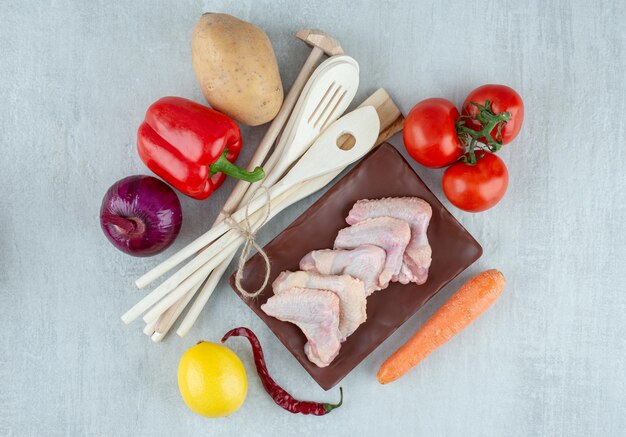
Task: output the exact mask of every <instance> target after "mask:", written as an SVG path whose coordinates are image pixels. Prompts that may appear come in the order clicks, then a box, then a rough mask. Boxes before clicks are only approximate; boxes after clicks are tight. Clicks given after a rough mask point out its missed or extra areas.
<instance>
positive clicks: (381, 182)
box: [230, 143, 482, 390]
mask: <svg viewBox="0 0 626 437" xmlns="http://www.w3.org/2000/svg"><path fill="white" fill-rule="evenodd" d="M398 196H418V197H421V198H422V199H424V200H426V201H427V202H428V203H429V204H430V205H431V206H432V209H433V216H432V219H431V221H430V225H429V227H428V240H429V241H430V245H431V247H432V250H433V255H432V265H431V267H430V271H429V274H428V281H426V283H425V284H423V285H415V284H409V285H401V284H399V283H392V284H390V285H389V287H388V288H387V289H386V290H381V291H377V292H375V293H374V294H372V295H371V296H370V297H368V299H367V321H366V322H365V323H364V324H362V325H361V326H360V327H359V328H358V329H357V330H356V331H355V332H354V334H352V335H351V336H350V337H348V339H347V340H346V341H345V342H344V343H343V344H342V345H341V350H340V352H339V355H337V357H336V358H335V360H334V361H333V362H332V363H331V364H330V365H329V366H328V367H324V368H320V367H317V366H316V365H315V364H313V363H311V362H310V361H309V360H308V359H307V357H306V355H305V354H304V344H305V343H306V338H305V336H304V334H302V332H301V331H300V329H298V327H297V326H295V325H293V324H291V323H286V322H281V321H280V320H277V319H275V318H273V317H270V316H268V315H267V314H265V313H264V312H263V311H262V310H261V308H260V306H261V305H262V304H264V303H265V301H267V299H268V298H269V297H271V296H272V294H273V292H272V287H271V284H272V282H273V281H274V279H275V278H276V277H277V276H278V274H279V273H280V272H282V271H284V270H291V271H294V270H298V264H299V262H300V259H301V258H302V257H303V256H304V255H305V254H307V253H308V252H309V251H311V250H315V249H326V248H332V247H333V242H334V240H335V236H336V235H337V232H338V231H339V229H341V228H344V227H345V226H347V224H346V222H345V217H346V216H347V215H348V211H349V210H350V208H352V205H353V204H354V202H356V201H357V200H359V199H377V198H381V197H398ZM265 251H266V252H267V254H268V255H269V258H270V260H271V262H272V270H271V276H270V281H269V284H270V285H268V286H267V287H266V288H265V290H263V292H262V293H261V294H260V295H259V296H258V297H257V298H256V299H244V301H245V302H246V304H248V306H249V307H250V308H251V309H252V311H254V312H255V313H256V314H257V315H258V316H259V317H260V318H261V319H263V321H264V322H265V323H266V324H267V326H268V327H269V328H270V329H271V330H272V331H273V332H274V334H276V336H277V337H278V338H279V339H280V341H281V342H282V343H283V344H284V345H285V347H287V349H289V351H290V352H291V353H292V354H293V356H294V357H296V359H297V360H298V361H299V362H300V364H302V366H303V367H304V368H305V369H306V371H307V372H309V374H310V375H311V376H312V377H313V379H314V380H315V381H317V383H318V384H319V385H320V386H321V387H322V388H323V389H325V390H328V389H330V388H332V387H333V386H335V384H337V383H338V382H339V381H341V379H342V378H343V377H345V376H346V375H347V374H348V373H349V372H350V371H352V369H354V368H355V367H356V366H357V365H358V364H359V363H360V362H361V361H363V359H364V358H365V357H366V356H368V355H369V354H370V353H371V352H372V351H373V350H374V349H376V347H378V345H380V344H381V343H382V342H383V341H384V340H385V339H386V338H387V337H389V336H390V335H391V334H392V333H393V332H394V331H395V330H396V329H398V328H399V327H400V325H402V324H403V323H404V322H405V321H406V320H407V319H409V318H410V317H411V316H412V315H414V314H415V313H416V312H417V310H419V309H420V308H421V307H422V306H423V305H424V304H425V303H426V302H427V301H428V300H429V299H430V298H431V297H433V296H434V295H435V294H436V293H437V292H438V291H439V290H441V289H442V288H443V287H444V286H445V285H446V284H447V283H449V282H450V281H451V280H452V279H454V278H455V277H456V276H457V275H458V274H459V273H461V272H462V271H463V270H465V269H466V268H467V267H468V266H469V265H471V264H472V263H473V262H474V261H476V260H477V259H478V258H480V256H481V255H482V248H481V247H480V245H479V244H478V242H477V241H476V240H475V239H474V238H473V237H472V236H471V235H470V234H469V233H468V232H467V231H466V230H465V228H463V226H461V224H460V223H459V222H458V221H456V219H455V218H454V217H453V216H452V214H450V212H448V210H447V209H446V208H444V206H443V205H442V204H441V202H439V200H437V198H436V197H435V195H434V194H433V193H432V192H431V191H430V190H429V189H428V187H426V185H424V183H423V182H422V180H421V179H420V178H419V176H417V174H415V172H414V171H413V169H412V168H411V166H410V165H409V164H408V163H407V162H406V161H405V159H404V158H403V157H402V155H400V153H399V152H398V151H397V150H396V149H395V148H394V147H393V146H392V145H390V144H388V143H385V144H383V145H381V146H380V147H379V148H378V149H376V150H374V151H373V152H371V153H370V154H369V155H368V156H366V157H365V158H364V159H363V160H362V161H361V162H360V163H359V164H358V165H357V166H356V167H354V168H353V169H352V170H351V171H350V172H349V173H348V174H346V176H344V177H343V178H342V179H341V180H340V181H339V182H337V183H336V184H335V185H334V186H333V187H332V188H331V189H330V190H329V191H328V192H327V193H326V194H324V195H323V196H322V197H321V198H320V199H319V200H318V201H317V202H315V203H314V204H313V205H312V206H311V207H310V208H309V209H308V210H306V211H305V212H304V213H303V214H302V215H301V216H300V217H298V218H297V219H296V220H295V221H294V222H293V223H292V224H291V225H290V226H289V227H288V228H286V229H285V230H284V231H283V232H281V233H280V234H279V235H278V236H277V237H276V238H274V240H272V241H271V242H270V243H269V244H268V245H267V246H265ZM263 277H264V263H263V260H262V259H261V257H260V256H258V255H255V256H254V257H252V258H251V259H250V260H249V261H248V263H247V264H246V268H245V272H244V278H243V281H242V285H243V286H244V287H245V288H246V289H248V290H254V289H256V288H258V286H259V285H261V284H262V283H263ZM233 282H234V278H233V277H232V276H231V278H230V283H231V286H233ZM233 289H235V288H234V287H233ZM236 293H237V294H238V295H240V294H239V293H238V292H236ZM240 296H241V295H240Z"/></svg>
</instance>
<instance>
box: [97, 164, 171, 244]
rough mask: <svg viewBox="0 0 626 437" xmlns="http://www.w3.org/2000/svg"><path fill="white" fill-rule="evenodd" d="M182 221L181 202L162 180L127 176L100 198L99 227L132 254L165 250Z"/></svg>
mask: <svg viewBox="0 0 626 437" xmlns="http://www.w3.org/2000/svg"><path fill="white" fill-rule="evenodd" d="M182 222H183V213H182V209H181V206H180V201H179V200H178V196H176V193H175V192H174V190H172V189H171V188H170V187H169V185H167V184H165V183H164V182H163V181H161V180H159V179H157V178H155V177H152V176H144V175H136V176H128V177H126V178H124V179H120V180H119V181H117V182H116V183H114V184H113V185H112V186H111V188H109V189H108V190H107V192H106V194H105V195H104V199H102V207H101V208H100V226H101V227H102V230H103V231H104V235H106V237H107V238H108V239H109V241H110V242H111V243H112V244H113V245H114V246H115V247H117V248H118V249H119V250H121V251H122V252H125V253H127V254H129V255H133V256H152V255H156V254H157V253H160V252H163V251H164V250H165V249H167V248H168V247H169V246H170V245H171V244H172V243H173V242H174V240H175V239H176V237H177V236H178V232H179V231H180V226H181V224H182Z"/></svg>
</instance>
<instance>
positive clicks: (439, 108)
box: [402, 98, 464, 168]
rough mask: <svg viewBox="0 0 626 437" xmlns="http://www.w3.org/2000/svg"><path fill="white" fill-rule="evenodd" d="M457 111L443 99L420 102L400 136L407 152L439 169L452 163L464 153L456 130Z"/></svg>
mask: <svg viewBox="0 0 626 437" xmlns="http://www.w3.org/2000/svg"><path fill="white" fill-rule="evenodd" d="M458 118H459V111H458V110H457V109H456V107H455V106H454V104H453V103H452V102H451V101H449V100H446V99H440V98H432V99H426V100H423V101H421V102H419V103H418V104H417V105H415V106H414V107H413V109H411V112H410V113H409V115H408V117H407V118H406V120H405V122H404V128H403V131H402V136H403V139H404V145H405V147H406V150H407V151H408V152H409V155H411V157H412V158H413V159H415V160H416V161H417V162H419V163H420V164H422V165H424V166H426V167H431V168H439V167H445V166H447V165H450V164H452V163H453V162H454V161H456V160H457V159H459V158H460V157H461V156H462V155H463V152H464V148H463V144H462V143H461V141H460V140H459V138H458V136H457V132H456V125H455V123H456V121H457V119H458Z"/></svg>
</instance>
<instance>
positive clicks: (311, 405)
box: [222, 327, 343, 416]
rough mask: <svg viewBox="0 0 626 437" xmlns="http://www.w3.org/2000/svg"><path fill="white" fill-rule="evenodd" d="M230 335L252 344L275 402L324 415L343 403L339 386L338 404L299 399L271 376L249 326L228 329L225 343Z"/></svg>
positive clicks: (260, 375)
mask: <svg viewBox="0 0 626 437" xmlns="http://www.w3.org/2000/svg"><path fill="white" fill-rule="evenodd" d="M230 337H245V338H247V339H248V341H249V342H250V346H252V353H253V355H254V364H255V365H256V370H257V373H258V374H259V378H260V379H261V382H262V383H263V387H264V388H265V391H266V392H267V393H268V394H269V395H270V396H271V397H272V399H274V402H276V404H278V405H279V406H281V407H282V408H284V409H285V410H287V411H289V412H290V413H300V414H312V415H314V416H323V415H324V414H327V413H329V412H331V411H332V410H334V409H335V408H339V407H340V406H341V404H342V403H343V389H341V388H339V393H340V394H341V399H340V400H339V403H338V404H327V403H320V402H309V401H298V400H295V399H294V398H293V396H291V395H290V394H289V393H288V392H287V391H286V390H285V389H283V388H282V387H280V386H279V385H278V384H276V382H275V381H274V380H273V379H272V377H271V376H270V374H269V372H268V370H267V365H266V364H265V358H264V357H263V349H261V343H260V342H259V339H258V338H257V337H256V335H254V333H253V332H252V331H251V330H250V329H248V328H243V327H241V328H235V329H231V330H230V331H228V332H227V333H226V334H225V335H224V337H223V338H222V343H224V342H225V341H226V340H227V339H229V338H230Z"/></svg>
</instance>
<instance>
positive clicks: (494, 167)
mask: <svg viewBox="0 0 626 437" xmlns="http://www.w3.org/2000/svg"><path fill="white" fill-rule="evenodd" d="M475 155H476V162H475V163H473V164H471V163H469V162H463V161H459V162H457V163H455V164H453V165H451V166H450V167H448V168H447V169H446V171H445V172H444V174H443V180H442V186H443V192H444V193H445V195H446V197H447V198H448V200H449V201H450V202H452V204H453V205H454V206H456V207H457V208H460V209H462V210H464V211H469V212H480V211H484V210H486V209H489V208H491V207H492V206H494V205H495V204H496V203H498V202H499V201H500V199H502V197H503V196H504V193H506V188H507V186H508V184H509V172H508V170H507V169H506V165H505V164H504V161H502V160H501V159H500V158H499V157H497V156H496V155H495V154H493V153H490V152H486V151H484V150H479V151H477V152H476V153H475Z"/></svg>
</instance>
